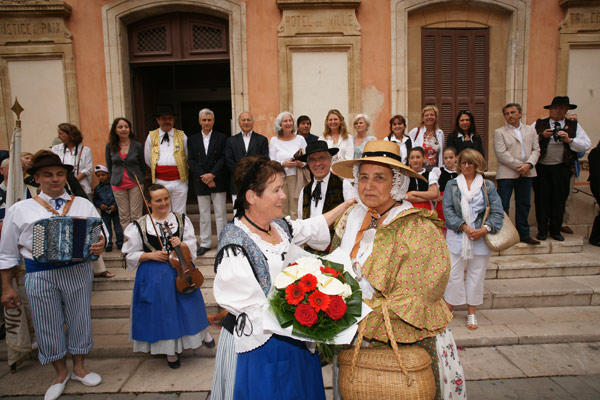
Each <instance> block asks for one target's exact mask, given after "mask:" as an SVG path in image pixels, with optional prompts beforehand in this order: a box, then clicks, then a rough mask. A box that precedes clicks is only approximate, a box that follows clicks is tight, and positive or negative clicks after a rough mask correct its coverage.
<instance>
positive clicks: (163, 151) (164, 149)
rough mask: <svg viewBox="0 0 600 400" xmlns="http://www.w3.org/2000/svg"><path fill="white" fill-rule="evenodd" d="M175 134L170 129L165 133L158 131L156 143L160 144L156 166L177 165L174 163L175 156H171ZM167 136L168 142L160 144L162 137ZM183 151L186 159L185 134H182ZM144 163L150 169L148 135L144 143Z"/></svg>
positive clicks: (150, 155)
mask: <svg viewBox="0 0 600 400" xmlns="http://www.w3.org/2000/svg"><path fill="white" fill-rule="evenodd" d="M174 134H175V130H173V129H171V130H170V131H169V132H167V133H165V132H164V131H163V130H162V129H159V130H158V135H159V137H158V143H159V144H160V147H159V150H158V162H157V163H156V165H177V161H175V156H174V155H173V151H174V146H175V144H174V143H173V142H174V139H173V135H174ZM164 135H169V141H168V142H162V139H163V136H164ZM183 150H184V151H185V157H186V158H187V155H188V149H187V136H186V135H185V133H184V134H183ZM144 161H145V162H146V165H147V166H148V167H149V168H150V166H151V161H152V140H151V139H150V135H148V136H147V137H146V142H145V143H144Z"/></svg>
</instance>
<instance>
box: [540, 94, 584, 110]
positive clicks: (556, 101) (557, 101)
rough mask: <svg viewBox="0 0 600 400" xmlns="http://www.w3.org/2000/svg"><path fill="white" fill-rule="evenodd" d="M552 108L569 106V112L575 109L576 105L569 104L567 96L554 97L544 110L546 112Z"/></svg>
mask: <svg viewBox="0 0 600 400" xmlns="http://www.w3.org/2000/svg"><path fill="white" fill-rule="evenodd" d="M552 106H569V110H574V109H576V108H577V105H576V104H571V101H570V100H569V96H556V97H555V98H553V99H552V104H548V105H547V106H544V108H545V109H546V110H547V109H549V108H550V107H552Z"/></svg>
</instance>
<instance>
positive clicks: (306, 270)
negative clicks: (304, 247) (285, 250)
mask: <svg viewBox="0 0 600 400" xmlns="http://www.w3.org/2000/svg"><path fill="white" fill-rule="evenodd" d="M296 263H297V264H298V265H297V267H298V270H299V271H300V272H301V273H300V276H301V277H302V276H304V275H306V274H313V275H315V276H316V275H317V274H319V273H320V272H321V266H322V264H321V261H320V260H318V259H316V258H314V257H302V258H299V259H298V260H297V261H296Z"/></svg>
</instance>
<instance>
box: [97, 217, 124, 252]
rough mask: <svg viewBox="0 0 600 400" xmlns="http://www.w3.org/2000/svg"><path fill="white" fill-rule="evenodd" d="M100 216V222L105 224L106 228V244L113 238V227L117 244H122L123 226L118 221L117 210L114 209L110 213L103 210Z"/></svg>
mask: <svg viewBox="0 0 600 400" xmlns="http://www.w3.org/2000/svg"><path fill="white" fill-rule="evenodd" d="M100 216H101V217H102V222H104V225H106V229H108V238H107V239H106V245H107V246H108V245H109V244H110V245H112V240H113V229H114V230H115V235H116V236H117V242H116V245H117V246H122V245H123V228H122V227H121V222H120V221H119V212H118V211H115V212H113V213H111V214H107V213H105V212H104V211H102V213H101V214H100ZM111 225H112V227H111Z"/></svg>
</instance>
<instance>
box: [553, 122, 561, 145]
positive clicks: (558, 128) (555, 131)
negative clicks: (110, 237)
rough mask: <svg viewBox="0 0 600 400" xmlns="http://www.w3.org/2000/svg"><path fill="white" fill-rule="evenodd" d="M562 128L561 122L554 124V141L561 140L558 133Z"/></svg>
mask: <svg viewBox="0 0 600 400" xmlns="http://www.w3.org/2000/svg"><path fill="white" fill-rule="evenodd" d="M560 130H561V127H560V125H559V124H554V130H553V132H552V139H554V141H556V142H560V136H559V135H558V132H559V131H560Z"/></svg>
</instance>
